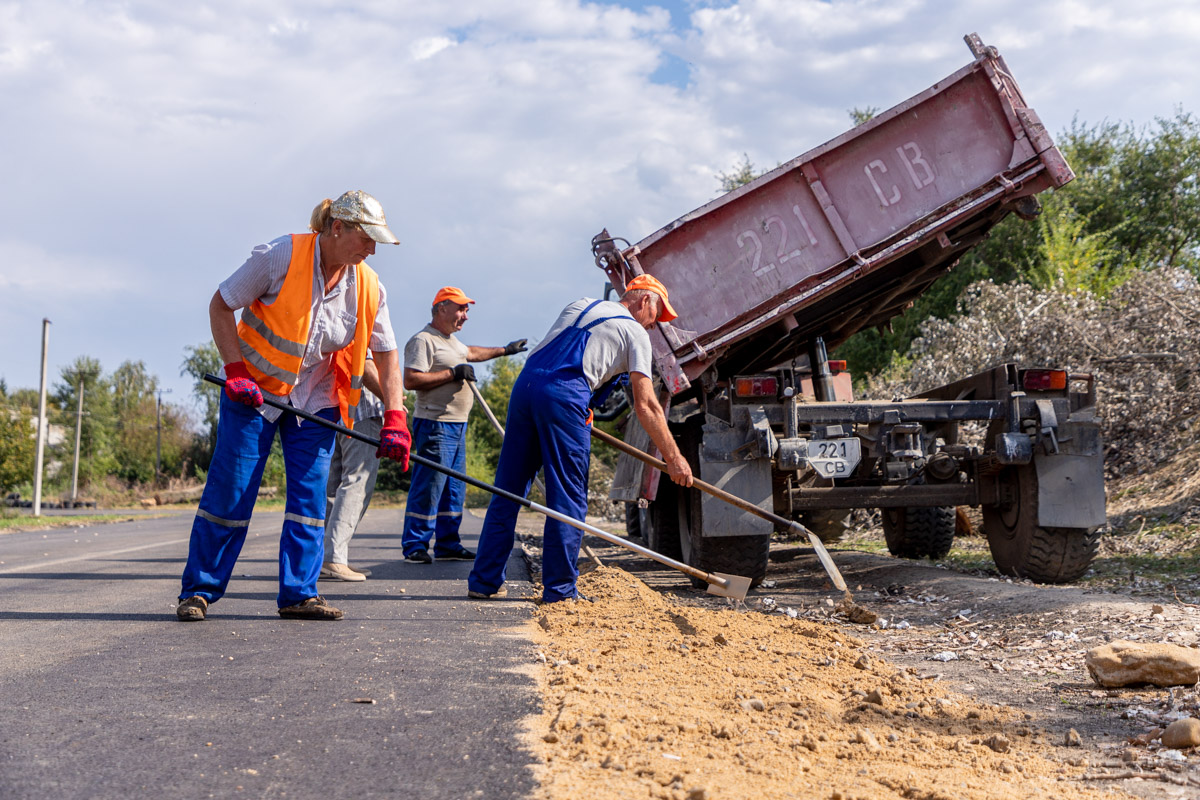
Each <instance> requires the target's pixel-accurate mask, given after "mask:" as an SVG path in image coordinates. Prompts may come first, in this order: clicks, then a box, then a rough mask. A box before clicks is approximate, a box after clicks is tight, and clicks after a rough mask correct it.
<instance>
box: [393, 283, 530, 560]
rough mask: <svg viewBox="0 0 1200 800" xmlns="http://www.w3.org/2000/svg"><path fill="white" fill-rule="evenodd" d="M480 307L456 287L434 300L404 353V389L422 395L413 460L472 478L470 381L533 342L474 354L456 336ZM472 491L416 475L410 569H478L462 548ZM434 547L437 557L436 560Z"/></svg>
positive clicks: (408, 526) (436, 476)
mask: <svg viewBox="0 0 1200 800" xmlns="http://www.w3.org/2000/svg"><path fill="white" fill-rule="evenodd" d="M474 302H475V301H474V300H472V299H471V298H469V297H467V296H466V295H465V294H463V292H462V290H461V289H458V288H456V287H454V286H444V287H442V288H441V289H439V290H438V292H437V294H436V295H434V298H433V311H432V319H431V321H430V323H429V324H428V325H426V326H425V327H424V328H423V329H422V330H421V331H420V332H418V333H417V334H416V335H415V336H413V337H412V338H411V339H409V340H408V344H406V345H405V346H404V388H406V389H408V390H410V391H414V392H416V395H417V403H416V410H415V411H414V412H413V429H412V432H413V450H412V451H413V452H414V453H416V454H417V455H420V456H423V457H425V458H427V459H429V460H430V461H436V462H437V463H439V464H441V465H442V466H445V467H448V468H450V469H453V470H456V471H458V472H465V471H466V466H467V417H468V416H469V415H470V413H471V405H472V404H473V403H474V401H475V398H474V396H473V395H472V393H471V387H469V386H467V385H466V382H467V381H473V380H475V369H474V367H472V366H471V362H478V361H489V360H491V359H493V358H497V357H499V356H511V355H514V354H516V353H521V352H524V351H525V349H526V348H525V342H526V340H525V339H518V340H516V341H513V342H509V343H508V344H507V345H505V346H504V347H474V346H471V345H466V344H463V343H462V342H460V341H459V340H458V338H457V337H456V336H455V335H454V334H455V333H457V332H458V331H460V330H462V327H463V325H464V324H465V323H466V321H467V312H468V309H469V308H470V305H471V304H472V303H474ZM466 489H467V487H466V484H464V483H463V482H462V481H460V480H458V479H456V478H451V477H450V476H448V475H446V474H444V473H441V472H438V471H437V470H434V469H431V468H429V467H425V466H422V465H421V464H414V465H413V468H412V486H411V487H410V488H409V491H408V503H407V506H406V509H405V512H404V533H403V535H402V536H401V540H400V541H401V544H402V546H403V548H404V560H405V561H406V562H408V563H410V564H431V563H433V559H434V558H438V559H443V560H452V561H473V560H474V559H475V554H474V553H472V552H471V551H470V550H468V549H466V548H465V547H463V546H462V542H461V541H460V540H459V536H458V528H459V525H460V524H461V523H462V508H463V498H464V497H465V495H466ZM430 542H433V543H434V544H433V555H432V557H431V556H430V553H429V549H430Z"/></svg>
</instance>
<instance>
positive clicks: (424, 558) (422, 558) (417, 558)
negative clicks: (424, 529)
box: [404, 550, 433, 564]
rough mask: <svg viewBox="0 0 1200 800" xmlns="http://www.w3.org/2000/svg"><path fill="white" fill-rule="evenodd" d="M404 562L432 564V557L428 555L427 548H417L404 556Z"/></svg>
mask: <svg viewBox="0 0 1200 800" xmlns="http://www.w3.org/2000/svg"><path fill="white" fill-rule="evenodd" d="M404 562H405V563H406V564H432V563H433V559H432V558H430V557H429V551H428V550H418V551H416V552H415V553H410V554H408V555H406V556H405V557H404Z"/></svg>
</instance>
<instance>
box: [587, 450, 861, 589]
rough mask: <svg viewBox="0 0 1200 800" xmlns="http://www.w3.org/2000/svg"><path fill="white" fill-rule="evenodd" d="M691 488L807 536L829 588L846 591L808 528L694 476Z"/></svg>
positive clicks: (655, 463)
mask: <svg viewBox="0 0 1200 800" xmlns="http://www.w3.org/2000/svg"><path fill="white" fill-rule="evenodd" d="M592 436H593V437H594V438H596V439H599V440H600V441H602V442H604V443H605V444H607V445H610V446H612V447H615V448H616V449H618V450H620V451H621V452H622V453H625V454H626V455H629V456H632V457H634V458H636V459H637V460H639V461H643V462H645V463H646V464H649V465H650V466H652V467H654V468H655V469H659V470H662V471H663V472H666V471H667V464H666V462H665V461H661V460H659V459H657V458H654V457H653V456H650V455H647V454H646V453H643V452H642V451H641V450H638V449H637V448H636V447H631V446H630V445H628V444H626V443H625V442H622V441H621V440H620V439H618V438H617V437H615V436H610V435H609V434H607V433H605V432H604V431H601V430H596V429H595V428H592ZM692 485H693V486H695V487H696V488H697V489H699V490H700V491H702V492H707V493H708V494H710V495H712V496H713V497H715V498H717V499H718V500H724V501H725V502H726V503H729V504H730V505H734V506H737V507H738V508H740V509H742V510H743V511H747V512H749V513H751V514H753V515H755V516H756V517H762V518H763V519H765V520H767V521H769V522H773V523H775V524H776V525H777V526H779V527H780V528H782V529H784V530H791V531H795V532H796V533H800V534H803V535H805V536H807V537H808V541H809V542H810V543H811V544H812V546H813V550H816V551H817V558H818V559H820V561H821V566H823V567H824V568H825V572H826V574H828V575H829V580H831V581H833V585H834V586H835V587H836V588H837V589H838V590H839V591H842V592H845V591H847V589H846V581H845V580H844V579H843V578H842V573H840V572H838V568H837V566H836V565H835V564H834V563H833V558H832V557H831V556H830V555H829V551H828V550H826V549H825V545H824V543H822V542H821V540H820V539H819V538H817V535H816V534H815V533H813V532H812V531H810V530H809V529H808V528H806V527H804V526H803V525H801V524H800V523H799V522H795V521H793V520H790V519H785V518H784V517H781V516H779V515H778V514H772V513H771V512H769V511H763V510H762V509H761V508H759V507H758V506H756V505H754V504H753V503H750V502H748V501H746V500H743V499H742V498H740V497H738V496H737V495H732V494H730V493H729V492H726V491H724V490H722V489H718V488H717V487H715V486H713V485H712V484H711V483H705V482H704V481H702V480H700V479H699V478H697V477H694V476H693V477H692Z"/></svg>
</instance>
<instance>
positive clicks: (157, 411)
mask: <svg viewBox="0 0 1200 800" xmlns="http://www.w3.org/2000/svg"><path fill="white" fill-rule="evenodd" d="M156 391H157V392H158V395H157V399H156V401H155V403H154V415H155V421H154V430H155V434H156V437H157V443H156V445H155V448H156V450H155V455H154V480H155V482H158V481H159V480H160V479H161V478H162V396H163V393H164V392H165V393H167V394H170V393H171V390H170V389H158V390H156Z"/></svg>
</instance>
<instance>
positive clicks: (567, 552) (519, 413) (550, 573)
mask: <svg viewBox="0 0 1200 800" xmlns="http://www.w3.org/2000/svg"><path fill="white" fill-rule="evenodd" d="M526 369H527V370H528V367H527V368H526ZM587 417H588V409H587V403H586V395H585V396H583V398H582V400H581V397H580V393H579V391H578V388H577V387H575V386H573V385H564V384H561V383H547V382H543V381H541V380H538V376H537V375H536V374H535V373H534V372H533V371H532V370H528V372H525V371H523V372H522V373H521V375H520V376H519V377H518V378H517V383H516V385H515V386H514V387H513V393H512V398H511V399H510V400H509V404H508V422H507V423H506V426H505V427H506V433H505V436H504V444H503V445H502V446H501V448H500V463H499V465H498V466H497V469H496V485H497V486H498V487H499V488H501V489H504V490H506V491H509V492H512V493H513V494H518V495H521V496H522V497H524V496H525V495H526V494H527V493H528V492H529V486H530V484H531V483H532V482H533V477H534V475H536V474H537V471H538V469H539V468H544V469H545V478H546V505H547V506H548V507H549V508H552V509H554V510H555V511H558V512H560V513H563V514H566V515H567V516H570V517H574V518H575V519H580V520H582V519H583V517H584V515H585V514H586V513H587V482H588V466H589V463H590V458H591V428H590V427H589V426H588V424H587ZM520 510H521V507H520V506H519V505H518V504H517V503H515V502H513V501H512V500H507V499H505V498H503V497H499V496H494V497H492V500H491V503H489V505H488V510H487V516H486V517H485V519H484V521H483V532H482V533H481V534H480V536H479V553H478V555H477V557H476V559H475V567H474V569H472V570H471V575H470V577H469V578H468V579H467V587H468V588H469V589H470V590H472V591H476V592H483V593H485V594H491V593H493V592H495V591H496V590H497V589H499V588H500V586H501V585H502V584H503V583H504V579H505V573H506V566H507V564H508V556H509V554H510V553H511V552H512V549H513V543H514V539H515V530H516V522H517V513H518V512H519V511H520ZM582 540H583V532H582V531H580V530H579V529H578V528H575V527H572V526H570V525H567V524H566V523H564V522H559V521H557V520H554V519H547V520H546V526H545V529H544V534H543V542H542V599H543V600H545V601H546V602H551V603H552V602H556V601H559V600H566V599H569V598H572V597H574V596H575V594H576V591H575V580H576V579H577V578H578V577H579V570H578V568H577V567H576V566H575V562H576V560H577V559H578V558H579V546H580V544H581V542H582Z"/></svg>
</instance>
